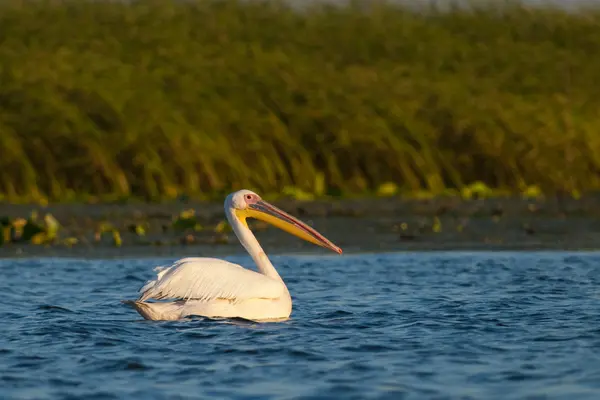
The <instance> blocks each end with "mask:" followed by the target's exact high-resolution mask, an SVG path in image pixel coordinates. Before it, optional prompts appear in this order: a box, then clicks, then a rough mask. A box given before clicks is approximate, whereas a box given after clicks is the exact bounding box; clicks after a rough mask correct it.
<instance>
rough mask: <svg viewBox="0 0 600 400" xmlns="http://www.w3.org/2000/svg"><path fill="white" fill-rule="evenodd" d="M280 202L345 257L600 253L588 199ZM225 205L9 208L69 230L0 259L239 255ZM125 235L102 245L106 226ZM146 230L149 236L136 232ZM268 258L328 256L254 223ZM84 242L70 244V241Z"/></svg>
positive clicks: (10, 247)
mask: <svg viewBox="0 0 600 400" xmlns="http://www.w3.org/2000/svg"><path fill="white" fill-rule="evenodd" d="M274 204H275V205H277V206H278V207H280V208H282V209H283V210H285V211H287V212H290V213H291V214H293V215H295V216H297V217H299V218H300V219H302V220H304V221H306V222H308V223H309V224H310V225H312V226H313V227H314V228H316V229H317V230H318V231H319V232H321V233H322V234H323V235H325V236H326V237H328V238H329V239H330V240H332V241H333V242H334V243H336V244H337V245H338V246H340V247H341V248H342V249H343V250H344V254H356V253H373V252H382V253H387V252H412V251H537V250H541V251H548V250H557V251H595V250H600V196H597V195H588V196H583V197H581V198H580V199H573V198H566V197H565V198H561V197H551V198H545V199H543V198H542V199H524V198H517V197H512V198H487V199H475V200H463V199H461V198H454V197H448V198H432V199H426V200H412V199H402V198H397V197H390V198H370V199H348V200H317V201H310V202H305V201H295V200H281V201H276V202H274ZM222 207H223V206H222V204H221V203H199V202H190V203H185V202H179V203H170V204H56V205H48V206H45V207H42V206H37V205H12V204H2V205H0V217H8V218H10V219H14V218H19V217H20V218H27V217H28V216H29V215H30V214H31V212H32V211H37V213H38V215H39V217H43V216H44V214H46V213H50V214H52V215H53V216H54V217H55V218H56V220H58V222H59V223H60V225H61V229H60V231H59V243H57V244H50V245H38V244H31V243H24V242H20V243H8V244H4V245H0V258H31V257H66V258H94V259H101V258H120V257H138V258H149V257H177V258H179V257H184V256H204V257H207V256H237V255H243V254H245V250H244V249H243V247H242V246H241V245H240V244H239V242H238V241H237V238H236V237H235V235H234V234H233V233H232V232H225V231H223V232H217V231H216V230H215V227H216V226H217V225H218V224H219V223H220V222H221V221H223V220H224V214H223V208H222ZM191 209H193V210H194V211H195V219H196V221H197V222H198V223H199V224H200V225H201V226H202V229H201V230H198V231H196V230H193V229H191V230H190V229H187V230H180V231H177V230H175V229H173V220H174V218H176V217H177V216H178V215H179V214H180V213H181V212H182V211H184V210H191ZM106 223H109V224H111V225H112V226H113V227H114V229H116V230H117V231H118V232H119V234H120V238H121V246H120V247H117V246H115V242H114V241H113V240H112V238H111V236H110V235H106V234H104V235H103V236H102V238H101V239H100V240H98V237H97V232H98V227H99V226H100V225H101V224H106ZM142 224H143V225H144V226H145V229H144V230H145V232H144V235H138V234H136V233H135V230H133V229H132V227H135V226H138V225H139V226H141V225H142ZM251 226H253V230H254V232H255V234H256V236H257V238H258V239H259V241H260V242H261V245H262V246H263V247H264V249H265V251H266V252H267V254H269V255H279V254H290V253H295V254H299V253H302V254H309V255H329V252H327V251H325V250H324V249H321V248H319V247H317V246H315V245H312V244H310V243H306V242H303V241H301V240H299V239H298V238H296V237H293V236H291V235H288V234H284V235H282V234H281V233H280V231H279V230H277V229H276V228H271V227H268V226H267V225H265V224H262V223H258V224H251ZM67 237H70V238H76V239H77V243H76V244H73V245H72V246H70V247H69V246H68V245H66V244H64V243H60V242H61V241H63V240H64V239H65V238H67Z"/></svg>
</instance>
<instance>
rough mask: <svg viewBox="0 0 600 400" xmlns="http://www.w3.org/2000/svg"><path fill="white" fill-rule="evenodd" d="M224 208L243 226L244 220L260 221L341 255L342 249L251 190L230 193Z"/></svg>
mask: <svg viewBox="0 0 600 400" xmlns="http://www.w3.org/2000/svg"><path fill="white" fill-rule="evenodd" d="M225 208H226V209H229V210H231V211H232V212H233V213H234V214H235V215H236V216H237V217H238V218H239V219H240V221H242V222H243V223H244V224H246V218H256V219H260V220H261V221H264V222H267V223H269V224H271V225H274V226H276V227H277V228H279V229H283V230H284V231H286V232H288V233H291V234H292V235H295V236H297V237H299V238H300V239H304V240H306V241H307V242H311V243H314V244H316V245H318V246H321V247H325V248H326V249H329V250H333V251H335V252H336V253H338V254H342V249H340V248H339V247H338V246H336V245H335V244H333V243H331V242H330V241H329V240H328V239H327V238H325V236H323V235H321V234H320V233H319V232H317V231H316V230H314V229H313V228H311V227H310V226H308V225H307V224H305V223H304V222H302V221H300V220H299V219H297V218H295V217H293V216H291V215H289V214H288V213H286V212H285V211H283V210H280V209H279V208H277V207H275V206H274V205H272V204H269V203H268V202H266V201H264V200H263V199H261V197H260V196H259V195H257V194H256V193H254V192H253V191H251V190H246V189H242V190H238V191H237V192H234V193H231V194H230V195H229V196H227V198H226V199H225ZM246 226H247V225H246Z"/></svg>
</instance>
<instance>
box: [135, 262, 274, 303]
mask: <svg viewBox="0 0 600 400" xmlns="http://www.w3.org/2000/svg"><path fill="white" fill-rule="evenodd" d="M156 270H158V271H159V273H158V274H157V278H156V280H154V281H150V282H148V283H146V284H145V285H144V286H143V287H142V288H141V289H140V293H141V295H140V297H139V299H138V301H146V300H148V299H156V300H161V299H183V300H189V299H194V300H202V301H210V300H214V299H227V300H230V301H232V302H234V303H238V302H240V301H243V300H248V299H253V298H263V299H265V298H266V299H276V298H279V297H280V296H281V295H282V294H283V293H284V290H285V288H284V285H283V284H282V283H281V282H279V281H277V280H274V279H271V278H269V277H267V276H265V275H262V274H259V273H257V272H254V271H251V270H248V269H245V268H243V267H241V266H240V265H237V264H233V263H230V262H228V261H225V260H219V259H217V258H196V257H190V258H184V259H181V260H178V261H176V262H175V263H174V264H173V265H172V266H170V267H157V268H155V271H156Z"/></svg>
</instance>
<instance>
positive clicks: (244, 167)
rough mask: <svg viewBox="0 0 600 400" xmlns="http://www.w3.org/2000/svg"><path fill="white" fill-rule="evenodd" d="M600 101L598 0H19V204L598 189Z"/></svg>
mask: <svg viewBox="0 0 600 400" xmlns="http://www.w3.org/2000/svg"><path fill="white" fill-rule="evenodd" d="M599 106H600V11H597V10H595V9H589V10H586V11H585V12H566V11H561V10H559V9H552V8H535V9H528V8H526V7H523V6H519V5H518V4H512V5H506V4H505V5H503V6H499V5H494V4H493V3H491V5H488V6H485V7H479V8H477V9H475V10H473V9H470V10H465V9H453V10H452V11H450V12H436V11H434V10H428V11H427V12H425V13H417V12H413V11H410V10H409V9H408V8H406V7H403V6H400V5H390V4H383V3H381V4H372V5H371V6H369V7H366V8H365V7H363V6H361V5H360V4H358V3H356V4H355V5H351V6H347V7H337V8H336V7H311V8H309V9H303V10H302V11H297V10H294V9H292V8H290V7H287V6H285V5H283V4H281V3H276V2H259V1H244V2H240V3H236V2H233V1H211V0H200V1H194V0H193V1H174V2H170V1H140V2H109V1H95V2H89V1H82V0H72V1H30V2H28V1H17V0H8V1H5V2H2V4H1V5H0V197H1V198H4V200H9V201H17V200H19V199H34V200H36V199H42V200H43V199H49V200H50V201H68V200H72V199H77V198H85V197H88V196H94V197H98V198H105V199H109V198H119V197H141V198H146V199H161V198H173V197H175V196H179V195H182V194H187V195H190V196H222V194H223V193H225V192H227V191H229V190H231V189H236V188H241V187H248V188H254V189H256V190H260V191H261V192H264V193H275V192H281V191H282V188H284V187H288V188H293V189H288V192H289V191H290V190H291V191H294V190H297V191H298V193H308V194H309V195H312V194H317V195H323V194H342V195H344V194H346V195H350V194H356V193H359V194H360V193H369V192H372V193H375V192H376V191H377V188H378V187H380V185H382V184H385V183H387V182H394V183H395V184H396V185H397V186H398V187H399V188H400V190H402V191H407V192H415V191H416V192H418V191H426V192H430V193H442V192H444V191H445V190H447V189H452V188H457V189H460V188H462V187H463V186H465V185H468V184H471V183H473V182H476V181H481V182H483V183H484V184H485V185H487V186H488V187H491V188H500V189H507V190H515V191H523V190H526V187H528V186H529V185H532V184H535V185H537V186H539V188H541V190H542V191H545V192H553V191H562V190H565V191H568V192H573V191H580V192H585V191H588V190H595V189H598V188H599V187H600V172H599V171H600V133H599V132H600V107H599ZM387 189H389V185H388V186H387ZM388 191H389V190H388Z"/></svg>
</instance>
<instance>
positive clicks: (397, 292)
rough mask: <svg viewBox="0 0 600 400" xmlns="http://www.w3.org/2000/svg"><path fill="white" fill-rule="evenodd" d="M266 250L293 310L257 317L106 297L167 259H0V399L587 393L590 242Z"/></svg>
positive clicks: (598, 270)
mask: <svg viewBox="0 0 600 400" xmlns="http://www.w3.org/2000/svg"><path fill="white" fill-rule="evenodd" d="M227 258H228V259H229V260H231V261H234V262H238V263H241V264H243V265H246V266H251V265H252V264H251V263H250V259H249V258H248V257H245V256H243V257H242V256H240V257H227ZM272 260H273V262H274V264H275V265H276V266H277V268H278V269H279V271H280V273H281V274H282V276H283V277H284V279H285V280H286V282H287V283H288V286H289V288H290V291H291V293H292V296H293V298H294V312H293V314H292V319H291V320H289V321H286V322H283V323H266V324H257V323H250V322H244V321H231V320H223V321H211V320H205V319H202V318H193V319H190V320H187V321H177V322H152V321H144V320H142V319H141V318H140V317H139V316H138V314H137V313H136V312H135V311H134V310H133V309H131V308H129V307H127V306H126V305H123V304H121V303H120V301H121V300H122V299H129V298H134V297H135V294H136V291H137V289H138V288H139V287H140V286H141V285H142V284H143V282H144V281H145V280H147V279H149V278H151V277H152V274H153V272H152V268H153V267H154V266H155V265H159V264H163V263H165V262H168V261H172V259H150V258H148V259H142V260H132V259H122V260H74V259H50V258H46V259H5V260H0V274H1V275H0V278H1V279H0V291H1V292H2V294H3V296H2V301H1V302H0V312H1V313H2V319H3V324H2V325H3V326H2V335H1V337H0V360H1V362H0V397H1V398H3V399H59V398H60V399H62V398H65V399H67V398H73V399H75V398H86V399H113V398H115V399H116V398H118V399H127V398H132V399H134V398H135V399H142V398H143V399H163V398H168V399H191V398H231V399H292V398H293V399H308V398H311V399H312V398H314V399H316V398H344V399H354V398H356V399H387V398H389V399H429V398H435V399H445V398H449V399H459V398H460V399H467V398H473V399H481V398H486V399H492V398H498V399H523V398H536V399H544V398H553V399H554V398H556V399H563V398H568V399H569V400H574V399H596V398H598V393H600V253H560V252H544V253H542V252H539V253H509V252H505V253H441V252H440V253H403V254H360V255H344V256H321V255H318V256H317V255H315V256H307V255H303V256H292V255H290V256H276V257H275V256H274V257H272Z"/></svg>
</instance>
